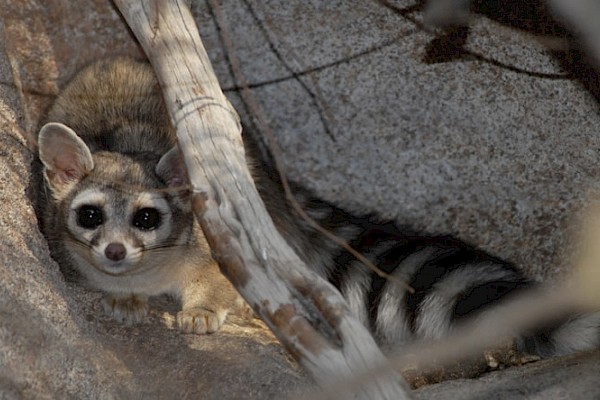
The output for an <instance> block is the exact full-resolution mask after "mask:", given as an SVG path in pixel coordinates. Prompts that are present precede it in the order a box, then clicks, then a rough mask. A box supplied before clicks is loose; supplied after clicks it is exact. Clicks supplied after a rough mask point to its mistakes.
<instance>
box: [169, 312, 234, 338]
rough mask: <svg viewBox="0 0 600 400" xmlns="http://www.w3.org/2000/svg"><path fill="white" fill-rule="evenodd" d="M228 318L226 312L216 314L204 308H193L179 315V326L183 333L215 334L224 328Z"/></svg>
mask: <svg viewBox="0 0 600 400" xmlns="http://www.w3.org/2000/svg"><path fill="white" fill-rule="evenodd" d="M226 317H227V313H226V312H214V311H210V310H207V309H205V308H202V307H192V308H187V309H185V310H182V311H179V312H178V313H177V326H178V327H179V330H180V331H182V332H183V333H198V334H205V333H213V332H216V331H218V330H219V329H220V328H221V326H223V323H224V322H225V318H226Z"/></svg>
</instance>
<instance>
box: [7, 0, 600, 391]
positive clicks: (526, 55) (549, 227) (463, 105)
mask: <svg viewBox="0 0 600 400" xmlns="http://www.w3.org/2000/svg"><path fill="white" fill-rule="evenodd" d="M208 3H210V2H208ZM208 3H205V2H194V5H193V11H194V14H195V15H196V19H197V21H198V23H199V26H200V30H201V34H202V37H203V40H204V42H205V45H206V47H207V48H208V50H209V53H210V55H211V57H212V60H213V62H214V65H215V69H216V71H217V74H218V76H219V78H220V80H221V83H222V85H223V87H224V88H225V89H226V92H227V94H228V95H229V96H230V98H231V99H232V101H233V102H234V104H235V105H236V106H237V108H238V110H239V111H240V113H241V114H242V116H243V118H244V120H245V122H246V124H247V125H248V126H249V127H250V128H255V127H254V124H253V119H252V117H250V114H252V109H251V107H250V106H249V105H248V104H247V103H245V102H243V101H242V100H241V98H240V97H239V95H238V85H239V82H236V80H235V79H234V78H233V77H232V73H231V67H230V62H229V60H228V56H227V51H226V50H227V49H226V48H225V47H224V45H223V40H222V37H221V36H220V30H219V29H217V26H216V22H215V17H214V16H215V15H216V14H218V13H220V14H222V15H223V19H224V26H222V27H221V28H220V29H221V30H226V31H227V32H228V33H229V35H231V38H232V41H233V48H232V49H229V50H233V51H234V52H235V55H236V57H238V58H239V60H240V61H241V62H240V65H241V70H242V72H243V74H244V75H245V76H246V78H247V79H248V81H249V82H250V86H251V89H252V94H253V95H254V97H255V99H256V102H257V104H258V106H259V107H260V109H261V111H262V112H263V113H265V114H266V115H267V116H268V119H269V122H270V125H271V128H272V129H273V131H274V132H275V134H276V136H277V138H278V139H279V141H280V143H281V145H282V148H283V156H284V160H285V163H286V166H287V172H288V173H289V175H290V176H291V177H292V178H294V179H295V180H297V181H299V182H302V183H303V184H305V185H307V186H309V187H311V188H312V189H314V190H315V191H316V192H317V193H319V194H320V195H321V196H323V197H324V198H326V199H328V200H330V201H334V202H336V203H339V204H341V205H344V206H346V207H348V208H350V209H354V210H363V211H364V210H369V211H373V210H374V211H378V212H380V213H381V214H383V215H385V216H388V217H395V218H397V219H399V220H400V221H401V222H403V223H410V224H413V225H415V226H418V227H421V228H423V229H426V230H428V231H431V232H451V233H454V234H456V235H458V236H459V237H461V238H463V239H466V240H469V241H471V242H473V243H475V244H477V245H478V246H481V247H483V248H485V249H487V250H489V251H492V252H493V253H495V254H497V255H499V256H501V257H504V258H507V259H510V260H513V261H514V262H516V263H517V265H519V266H520V267H522V268H524V270H525V271H527V272H528V273H529V274H531V275H532V276H534V277H540V278H541V277H554V276H556V275H557V274H558V273H559V272H561V271H562V272H567V271H568V262H567V258H566V257H564V255H565V254H568V247H567V243H568V239H569V229H570V224H571V221H572V220H573V218H574V217H573V216H574V215H576V213H577V211H578V209H579V208H580V207H581V206H582V205H583V204H585V197H584V195H585V193H586V191H587V190H588V189H589V188H590V187H593V186H594V185H595V183H596V177H597V175H598V171H597V168H596V167H595V165H596V163H595V161H596V158H597V149H599V148H600V138H599V137H598V135H597V131H598V127H600V116H599V114H598V104H597V101H596V100H595V98H594V97H593V96H592V94H590V93H591V92H593V84H591V86H590V82H592V83H593V81H587V85H584V84H583V83H582V82H579V81H577V80H575V79H572V78H571V77H570V76H569V74H568V73H566V72H565V70H564V69H563V66H564V64H565V63H564V62H563V61H564V60H562V61H561V60H560V59H559V58H556V57H555V56H554V55H553V54H552V53H551V52H549V51H548V50H547V49H546V48H545V47H544V46H543V45H542V44H541V42H540V41H538V40H536V38H535V37H533V36H532V33H536V34H537V33H539V31H535V29H532V28H531V27H529V28H527V27H526V26H521V27H525V28H527V29H529V31H522V30H518V29H514V28H511V27H509V26H508V25H519V19H518V18H516V17H515V18H512V19H511V20H510V21H506V18H504V19H503V18H501V17H502V15H501V13H500V15H498V13H496V14H494V10H490V9H486V10H480V11H485V12H486V14H487V16H488V17H489V18H487V17H486V18H477V19H475V20H474V21H473V22H472V25H471V30H470V32H465V31H462V32H459V33H458V34H457V35H456V36H455V37H447V38H446V39H447V40H446V41H444V40H442V39H440V38H439V37H436V36H435V35H433V34H432V33H430V32H428V31H427V30H425V29H424V28H423V25H422V24H421V19H422V15H421V13H420V12H419V10H418V7H414V6H413V3H412V2H408V1H396V2H394V3H393V4H394V6H389V7H384V6H383V5H381V4H382V3H379V2H364V1H339V2H338V1H333V2H332V1H329V2H298V1H289V2H263V1H253V0H245V1H239V0H231V1H225V2H220V3H221V5H220V10H217V11H218V13H217V12H216V11H215V10H211V9H210V7H209V6H208V5H207V4H208ZM490 3H492V2H490ZM0 15H1V16H2V19H0V36H2V37H0V82H2V84H1V85H0V129H1V132H2V134H1V135H0V158H1V161H0V207H1V211H2V212H0V315H1V318H0V398H9V399H13V398H14V399H19V398H27V399H29V398H32V399H33V398H35V399H39V398H49V399H50V398H52V399H54V398H188V397H193V398H197V397H202V398H209V399H210V398H215V399H216V398H249V399H265V398H282V397H286V396H291V395H294V394H297V393H303V392H305V391H306V390H307V389H308V388H309V387H310V386H311V383H310V380H309V379H308V378H307V377H306V376H305V374H304V373H303V372H302V371H301V370H300V369H299V367H298V366H297V365H296V364H295V363H294V362H293V361H292V360H291V359H290V358H289V356H288V355H287V354H286V353H285V351H284V350H283V349H282V348H281V346H280V345H279V344H278V343H277V341H276V340H275V339H274V338H273V336H272V335H271V334H270V333H269V332H268V330H267V329H266V328H265V327H264V325H263V324H262V323H260V322H259V321H246V320H240V319H233V320H232V323H231V324H229V325H227V326H226V327H225V329H224V330H223V331H222V332H219V333H217V334H215V335H209V336H193V335H182V334H180V333H178V332H177V331H176V330H173V329H171V325H172V315H173V313H172V304H170V303H169V302H168V301H166V300H163V299H161V300H159V301H157V302H155V304H154V305H153V306H154V307H153V311H152V313H151V315H150V317H149V319H148V321H146V322H145V323H144V324H141V325H138V326H134V327H125V326H120V325H118V324H116V323H114V322H112V321H111V320H109V319H108V318H106V317H104V316H103V314H102V312H101V310H100V308H99V307H98V303H97V300H98V297H99V294H98V293H96V292H93V291H90V290H87V289H85V288H81V287H78V286H72V285H67V284H66V283H65V282H64V280H63V278H62V276H61V275H60V273H59V270H58V267H57V265H56V264H55V263H54V262H53V261H52V259H51V258H50V256H49V253H48V249H47V245H46V243H45V240H44V238H43V236H42V235H41V234H40V232H39V229H38V226H37V221H36V218H35V215H34V211H33V207H32V199H34V198H35V196H36V193H35V191H34V190H32V187H33V185H32V183H33V178H32V177H31V176H30V171H31V168H30V164H31V161H32V158H33V154H34V151H33V147H32V146H31V141H30V140H28V138H29V136H30V134H31V133H32V132H34V131H35V129H36V126H37V121H38V120H39V118H40V116H41V115H42V113H43V110H44V108H45V107H46V106H47V105H48V104H49V102H50V101H51V100H52V98H53V97H54V96H55V95H56V93H57V92H58V90H59V89H58V88H59V87H60V86H61V85H62V84H64V83H65V82H66V81H67V80H68V78H69V76H71V75H72V74H73V73H74V72H75V71H76V70H77V69H78V68H80V67H81V66H82V65H84V64H86V63H87V62H89V61H92V60H94V59H97V58H99V57H102V56H106V55H110V54H122V53H127V54H132V53H135V54H140V51H139V49H138V48H137V46H136V45H135V42H134V40H133V39H132V38H131V37H130V35H129V33H128V31H127V29H126V26H125V25H124V23H123V21H122V20H121V19H120V18H119V16H118V14H117V13H116V11H115V10H114V9H112V8H111V5H110V4H109V3H108V2H102V1H98V2H96V1H93V0H85V1H79V2H71V1H67V0H56V1H53V2H38V1H36V0H14V1H5V2H3V4H2V14H0ZM522 20H526V21H530V20H531V18H529V19H528V18H522ZM509 22H510V24H509ZM546 23H549V22H547V21H546ZM534 25H535V24H534ZM553 32H555V31H553ZM558 32H560V30H558ZM467 33H468V34H467ZM461 35H462V36H461ZM451 44H453V45H454V46H451ZM461 44H462V45H463V46H462V48H461V46H460V45H461ZM460 49H462V50H460ZM459 50H460V51H459ZM584 83H585V80H584ZM586 86H587V89H586ZM557 295H560V294H557ZM599 368H600V361H599V357H598V354H597V353H591V354H582V355H576V356H572V357H567V358H562V359H556V360H549V361H546V362H540V363H535V364H531V365H526V366H524V367H520V368H511V369H508V370H505V371H498V372H495V373H492V374H489V375H486V376H484V377H483V378H480V379H479V380H459V381H453V382H448V383H442V384H439V385H435V386H431V387H427V388H424V389H421V390H420V391H418V392H417V394H416V397H417V398H441V399H444V398H448V399H454V398H457V399H458V398H461V399H466V398H469V399H475V398H478V399H479V398H481V399H483V398H485V399H488V398H498V399H500V398H519V399H520V398H522V399H538V398H539V399H542V398H544V399H558V398H571V399H587V398H595V397H600V393H598V385H597V384H596V377H597V376H598V370H599ZM494 396H496V397H494ZM589 396H591V397H589Z"/></svg>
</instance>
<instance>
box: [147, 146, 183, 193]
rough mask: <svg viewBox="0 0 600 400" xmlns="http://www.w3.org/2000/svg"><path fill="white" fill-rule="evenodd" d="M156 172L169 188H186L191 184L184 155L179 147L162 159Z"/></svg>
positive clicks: (172, 149) (173, 148)
mask: <svg viewBox="0 0 600 400" xmlns="http://www.w3.org/2000/svg"><path fill="white" fill-rule="evenodd" d="M155 172H156V175H158V176H159V177H160V178H161V179H162V180H163V181H165V182H166V183H167V185H168V186H169V187H178V186H185V185H187V184H188V183H189V179H188V175H187V168H186V166H185V161H184V160H183V154H181V151H179V147H178V146H177V145H175V146H173V147H172V148H171V150H169V151H168V152H166V153H165V155H163V156H162V157H161V158H160V160H159V161H158V164H156V169H155Z"/></svg>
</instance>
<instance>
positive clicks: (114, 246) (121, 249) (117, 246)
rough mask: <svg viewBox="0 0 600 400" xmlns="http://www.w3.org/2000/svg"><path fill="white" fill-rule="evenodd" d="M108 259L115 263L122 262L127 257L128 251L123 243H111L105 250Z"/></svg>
mask: <svg viewBox="0 0 600 400" xmlns="http://www.w3.org/2000/svg"><path fill="white" fill-rule="evenodd" d="M104 254H105V255H106V258H108V259H109V260H113V261H121V260H122V259H124V258H125V256H126V255H127V249H125V246H123V245H122V244H121V243H110V244H109V245H108V246H106V249H104Z"/></svg>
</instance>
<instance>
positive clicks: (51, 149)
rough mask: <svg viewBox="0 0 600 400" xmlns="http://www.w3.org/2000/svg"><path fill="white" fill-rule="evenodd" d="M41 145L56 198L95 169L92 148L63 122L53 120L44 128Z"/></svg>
mask: <svg viewBox="0 0 600 400" xmlns="http://www.w3.org/2000/svg"><path fill="white" fill-rule="evenodd" d="M38 148H39V155H40V160H41V161H42V163H43V164H44V176H45V178H46V182H48V186H49V187H50V189H51V190H52V194H53V195H54V197H55V198H57V199H60V198H61V197H62V196H64V195H65V194H66V193H67V192H68V190H69V189H70V188H71V187H72V186H73V185H74V184H76V183H77V182H79V181H80V180H81V178H83V177H84V176H85V175H86V174H88V173H89V172H90V171H91V170H92V169H93V168H94V160H93V159H92V153H91V152H90V149H89V148H88V147H87V146H86V144H85V143H84V142H83V140H81V138H80V137H79V136H77V134H76V133H75V132H74V131H73V130H72V129H71V128H69V127H68V126H66V125H63V124H61V123H58V122H50V123H47V124H46V125H44V126H43V127H42V129H41V130H40V134H39V135H38Z"/></svg>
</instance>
